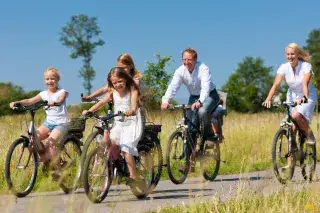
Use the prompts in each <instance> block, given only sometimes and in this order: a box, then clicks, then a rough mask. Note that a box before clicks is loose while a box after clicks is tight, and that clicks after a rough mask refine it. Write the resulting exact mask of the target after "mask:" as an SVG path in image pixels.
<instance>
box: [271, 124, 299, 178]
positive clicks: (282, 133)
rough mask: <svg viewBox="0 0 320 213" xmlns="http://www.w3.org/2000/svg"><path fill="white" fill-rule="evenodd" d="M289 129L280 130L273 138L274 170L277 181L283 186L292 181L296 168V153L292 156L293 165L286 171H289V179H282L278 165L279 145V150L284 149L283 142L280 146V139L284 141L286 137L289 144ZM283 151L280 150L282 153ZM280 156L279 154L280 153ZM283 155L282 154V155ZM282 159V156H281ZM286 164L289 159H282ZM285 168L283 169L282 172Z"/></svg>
mask: <svg viewBox="0 0 320 213" xmlns="http://www.w3.org/2000/svg"><path fill="white" fill-rule="evenodd" d="M287 131H288V130H287V129H279V130H278V131H277V132H276V134H275V136H274V138H273V143H272V163H273V170H274V173H275V176H276V178H277V180H278V181H279V182H280V183H282V184H286V183H287V182H288V181H290V180H291V179H292V177H293V174H294V168H295V165H296V156H295V153H293V154H292V156H291V157H292V164H291V165H290V166H289V167H288V168H286V169H285V170H284V171H286V170H287V177H282V176H281V173H280V170H279V169H280V168H281V167H279V165H278V163H277V145H279V144H280V145H279V146H280V147H279V149H282V141H281V143H279V144H278V139H282V138H283V137H285V138H286V139H287V141H288V144H289V138H288V136H287ZM281 151H282V150H280V152H281ZM278 154H279V153H278ZM280 155H281V153H280ZM280 157H281V156H280ZM281 160H282V161H283V162H284V161H285V162H284V163H287V157H285V156H284V157H282V159H281ZM282 169H283V168H281V170H282Z"/></svg>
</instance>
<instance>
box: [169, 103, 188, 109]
mask: <svg viewBox="0 0 320 213" xmlns="http://www.w3.org/2000/svg"><path fill="white" fill-rule="evenodd" d="M168 109H170V110H175V109H183V110H191V105H185V104H177V105H169V106H168Z"/></svg>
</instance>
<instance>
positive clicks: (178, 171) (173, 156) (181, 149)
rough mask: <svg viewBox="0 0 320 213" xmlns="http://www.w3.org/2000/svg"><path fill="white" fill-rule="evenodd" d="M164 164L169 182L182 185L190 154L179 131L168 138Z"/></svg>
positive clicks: (188, 165)
mask: <svg viewBox="0 0 320 213" xmlns="http://www.w3.org/2000/svg"><path fill="white" fill-rule="evenodd" d="M166 163H167V171H168V175H169V178H170V180H171V181H172V182H173V183H175V184H181V183H183V182H184V181H185V180H186V178H187V176H188V172H189V169H190V153H189V150H188V147H187V144H184V141H183V134H182V132H181V131H179V130H177V131H175V132H174V133H172V135H171V136H170V138H169V141H168V145H167V153H166Z"/></svg>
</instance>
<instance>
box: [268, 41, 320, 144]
mask: <svg viewBox="0 0 320 213" xmlns="http://www.w3.org/2000/svg"><path fill="white" fill-rule="evenodd" d="M285 54H286V58H287V61H288V62H287V63H285V64H282V65H281V66H280V67H279V69H278V71H277V75H276V78H275V81H274V83H273V86H272V88H271V89H270V92H269V94H268V97H267V98H266V100H265V101H264V102H263V105H264V106H266V107H267V108H270V106H271V99H272V97H273V95H274V94H275V93H276V91H277V90H278V89H279V86H280V83H281V81H282V79H285V81H286V83H287V84H288V86H289V89H288V91H287V101H290V102H293V101H296V102H297V104H298V105H297V106H296V107H294V108H292V109H290V111H291V116H292V119H293V120H295V122H296V123H297V125H298V126H299V128H300V130H302V131H303V132H305V133H306V136H307V143H309V144H314V143H315V138H314V135H313V133H312V130H311V128H310V127H309V124H310V123H311V120H312V117H313V111H314V108H315V105H316V101H317V94H316V89H315V87H314V86H313V85H312V83H311V82H310V80H311V77H312V75H314V73H313V71H312V66H311V64H310V57H309V54H308V53H307V52H305V51H303V50H302V49H301V47H299V46H298V45H297V44H295V43H290V44H289V45H288V46H287V47H286V49H285ZM293 130H294V133H296V130H297V128H296V127H295V126H294V127H293Z"/></svg>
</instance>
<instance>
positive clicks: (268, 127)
mask: <svg viewBox="0 0 320 213" xmlns="http://www.w3.org/2000/svg"><path fill="white" fill-rule="evenodd" d="M72 114H73V115H79V112H73V113H72ZM282 116H283V113H258V114H239V113H234V112H231V113H229V114H228V115H227V116H226V117H225V119H224V125H223V134H224V137H225V141H224V142H223V144H222V145H221V146H220V147H221V158H222V160H224V161H226V163H224V164H222V165H221V166H220V171H219V174H231V173H241V172H250V171H258V170H264V169H268V168H271V145H272V139H273V136H274V134H275V132H276V131H277V129H278V128H279V123H280V120H281V119H282ZM147 118H148V119H147V120H148V121H151V122H154V123H156V124H162V132H161V134H160V139H161V145H162V149H163V156H165V154H166V146H167V141H168V139H169V137H170V134H171V133H172V132H174V130H175V128H176V125H177V123H178V122H179V120H180V119H181V112H178V111H175V112H161V113H160V112H149V113H148V115H147ZM43 119H44V114H43V113H38V114H37V115H36V126H39V125H40V124H41V122H42V121H43ZM21 124H22V125H21ZM92 126H93V122H92V121H89V122H88V123H87V126H86V131H85V133H84V137H83V139H82V140H83V141H84V140H85V139H86V137H87V136H88V135H89V134H90V133H91V131H92ZM21 127H22V128H21ZM26 128H27V124H26V122H25V117H24V116H22V115H16V116H4V117H0V171H1V174H2V175H0V192H2V193H6V192H7V187H6V184H5V181H4V171H3V170H4V161H5V157H6V154H7V151H8V149H9V146H10V144H11V143H12V142H13V141H14V140H15V139H17V138H18V137H19V136H20V135H21V134H25V132H26ZM312 129H313V130H314V131H316V119H314V122H313V125H312ZM316 135H318V134H316ZM318 156H319V155H318ZM164 163H165V162H164ZM197 172H198V173H199V169H198V170H197ZM198 173H195V174H194V175H199V174H198ZM162 178H167V174H166V170H165V169H164V172H163V176H162ZM55 189H58V185H57V184H55V183H52V181H51V180H50V178H44V177H43V176H42V174H41V172H40V173H39V174H38V179H37V182H36V187H35V190H38V191H39V190H40V191H44V190H55Z"/></svg>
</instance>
